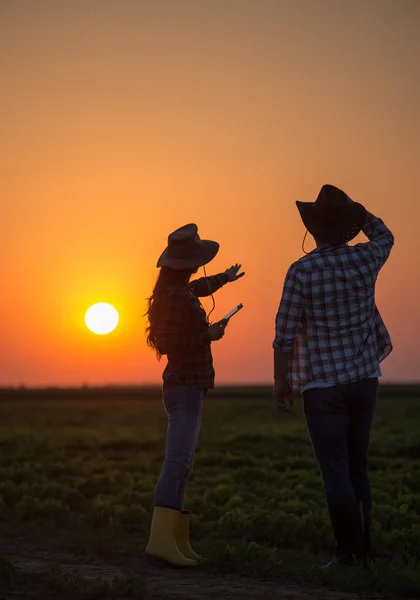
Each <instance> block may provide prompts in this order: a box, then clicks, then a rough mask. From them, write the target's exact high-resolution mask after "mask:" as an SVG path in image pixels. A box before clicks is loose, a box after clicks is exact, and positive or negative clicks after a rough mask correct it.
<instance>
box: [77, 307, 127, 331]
mask: <svg viewBox="0 0 420 600" xmlns="http://www.w3.org/2000/svg"><path fill="white" fill-rule="evenodd" d="M118 321H119V315H118V311H117V309H116V308H114V306H112V304H108V302H97V303H96V304H92V306H91V307H90V308H88V310H87V311H86V314H85V324H86V327H87V328H88V329H89V330H90V331H92V333H96V334H98V335H106V334H108V333H111V331H114V329H115V328H116V326H117V325H118Z"/></svg>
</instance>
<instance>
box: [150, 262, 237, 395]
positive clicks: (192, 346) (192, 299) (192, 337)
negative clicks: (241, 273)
mask: <svg viewBox="0 0 420 600" xmlns="http://www.w3.org/2000/svg"><path fill="white" fill-rule="evenodd" d="M227 281H228V276H227V275H226V273H220V274H219V275H213V276H211V277H207V278H206V277H202V278H200V279H196V280H195V281H191V282H190V283H189V284H187V285H184V286H172V287H171V288H170V289H168V291H167V292H166V293H165V296H164V297H163V298H162V307H163V308H162V316H161V319H160V324H159V327H158V331H157V345H158V348H159V351H160V353H161V354H166V355H167V357H168V364H167V366H166V368H165V370H164V372H163V385H164V387H166V386H170V385H188V386H191V387H196V388H198V389H202V390H206V389H211V388H213V386H214V368H213V358H212V354H211V348H210V345H211V340H210V334H209V332H208V327H209V325H208V322H207V317H206V313H205V310H204V309H203V307H202V305H201V303H200V301H199V299H198V298H199V297H202V296H210V294H213V293H214V292H215V291H216V290H218V289H219V288H220V287H222V285H225V283H227Z"/></svg>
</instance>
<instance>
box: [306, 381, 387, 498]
mask: <svg viewBox="0 0 420 600" xmlns="http://www.w3.org/2000/svg"><path fill="white" fill-rule="evenodd" d="M377 403H378V380H377V379H364V380H362V381H357V382H355V383H349V384H346V385H336V386H334V387H329V388H318V389H311V390H308V391H307V392H304V393H303V406H304V413H305V417H306V423H307V426H308V430H309V434H310V436H311V440H312V445H313V448H314V452H315V456H316V459H317V461H318V465H319V468H320V471H321V475H322V479H323V482H324V490H325V495H326V498H327V502H328V505H329V506H330V507H331V506H334V505H350V504H354V502H363V503H370V502H371V501H372V490H371V485H370V479H369V472H368V450H369V439H370V431H371V427H372V422H373V416H374V413H375V409H376V406H377Z"/></svg>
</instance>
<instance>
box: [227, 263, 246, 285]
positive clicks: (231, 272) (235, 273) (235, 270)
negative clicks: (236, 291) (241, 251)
mask: <svg viewBox="0 0 420 600" xmlns="http://www.w3.org/2000/svg"><path fill="white" fill-rule="evenodd" d="M240 268H241V265H238V263H236V265H233V266H232V267H229V269H226V271H225V273H226V275H227V276H228V281H236V280H237V279H240V278H241V277H243V276H244V275H245V273H244V272H243V271H242V273H239V271H240Z"/></svg>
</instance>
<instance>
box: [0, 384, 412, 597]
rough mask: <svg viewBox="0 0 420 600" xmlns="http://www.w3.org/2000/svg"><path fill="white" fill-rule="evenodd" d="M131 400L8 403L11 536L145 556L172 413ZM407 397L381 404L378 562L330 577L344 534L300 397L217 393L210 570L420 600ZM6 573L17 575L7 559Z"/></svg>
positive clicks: (3, 421) (207, 531) (196, 498)
mask: <svg viewBox="0 0 420 600" xmlns="http://www.w3.org/2000/svg"><path fill="white" fill-rule="evenodd" d="M75 394H76V393H75ZM132 394H133V396H132V397H130V395H129V394H125V396H124V398H123V399H121V400H118V399H112V398H109V397H104V399H103V400H102V401H101V398H100V397H97V398H95V399H94V400H89V398H83V399H82V400H80V399H79V400H78V399H77V394H76V395H75V396H74V397H73V398H72V399H67V400H59V401H58V400H54V397H53V395H50V396H49V398H48V399H45V400H42V398H38V399H37V400H36V401H30V400H22V399H21V400H19V402H13V401H12V400H4V401H2V402H0V523H1V525H0V526H1V527H2V528H3V529H4V530H5V531H6V532H7V531H8V530H9V531H10V530H12V529H13V530H14V531H23V530H25V531H29V532H35V531H37V532H38V533H37V534H36V535H38V536H39V531H40V529H39V527H40V526H41V528H42V532H44V534H45V535H47V534H48V532H53V533H54V536H55V537H56V538H57V539H58V541H59V544H60V545H61V546H62V547H64V548H66V549H68V550H71V551H72V552H74V553H75V554H79V555H80V554H82V555H84V554H93V555H99V556H105V557H107V558H112V557H115V556H118V557H119V558H121V557H124V556H127V557H129V556H133V555H138V554H141V553H142V550H143V548H144V546H145V543H146V538H147V534H148V527H149V522H150V514H151V510H152V504H153V489H154V486H155V483H156V480H157V477H158V474H159V470H160V467H161V463H162V457H163V453H164V436H165V429H166V421H165V414H164V412H163V409H162V406H161V403H160V401H159V400H158V399H153V400H139V401H136V397H135V392H133V393H132ZM395 394H396V395H395V396H390V397H388V396H387V397H385V398H383V399H382V400H381V401H380V404H379V408H378V412H377V416H376V420H375V424H374V430H373V434H372V444H371V476H372V482H373V487H374V500H375V507H374V523H373V532H374V558H375V567H374V570H373V571H372V572H371V573H365V572H363V571H362V570H360V569H359V568H357V567H355V568H354V569H353V570H351V571H349V572H347V573H334V574H332V575H328V577H327V576H325V575H322V574H320V573H319V572H318V571H317V570H316V569H313V568H312V567H313V565H315V564H319V562H320V561H322V560H323V559H327V558H328V556H329V552H330V549H331V547H332V534H331V530H330V525H329V521H328V516H327V511H326V508H325V502H324V497H323V491H322V487H321V481H320V477H319V474H318V472H317V470H316V466H315V463H314V459H313V454H312V448H311V445H310V442H309V438H308V434H307V431H306V427H305V423H304V420H303V417H302V414H301V407H300V403H299V402H297V406H296V408H295V412H294V414H293V415H288V414H285V413H279V412H277V411H276V410H275V408H274V407H273V405H272V403H271V401H270V399H269V398H267V397H266V396H264V395H260V394H259V393H258V392H255V394H254V395H249V394H248V395H247V396H245V395H244V396H241V395H238V396H235V395H231V397H229V398H226V399H223V398H217V397H216V396H215V397H213V398H212V396H211V395H208V396H207V398H206V402H205V411H204V420H203V426H202V432H201V437H200V442H199V448H198V451H197V455H196V460H195V472H194V475H193V476H192V478H191V480H190V483H189V488H188V498H187V500H188V507H189V508H190V509H191V510H192V511H193V513H194V516H193V524H192V533H193V536H194V537H195V538H196V544H195V545H196V547H197V550H198V551H199V552H201V553H204V554H205V555H207V556H208V557H209V561H208V564H207V566H206V568H207V569H211V570H215V569H217V570H218V571H223V572H230V573H240V574H246V575H248V576H252V577H255V578H261V577H276V578H279V579H282V580H284V581H294V582H299V583H303V584H305V583H308V584H312V583H316V584H327V585H332V586H334V587H336V588H338V589H342V590H351V591H359V592H365V593H380V594H384V595H386V596H389V597H401V598H403V597H406V598H409V597H419V596H420V569H419V566H420V564H419V563H420V404H419V402H418V400H419V398H418V396H417V397H416V396H407V397H403V396H401V397H399V396H398V395H397V392H395ZM1 572H2V581H3V583H4V581H7V577H6V575H4V573H5V572H7V568H5V566H4V564H3V567H2V571H1ZM49 577H50V578H51V573H50V575H49ZM56 580H57V581H61V582H65V577H64V575H63V574H62V573H59V576H57V577H56ZM74 581H76V582H78V583H77V585H79V587H80V586H81V587H80V590H81V591H80V593H79V592H78V593H79V596H77V597H80V598H82V597H84V596H83V594H84V593H86V597H87V594H89V593H91V590H87V591H86V592H85V591H83V589H82V588H83V586H82V584H81V582H80V581H79V580H77V578H76V580H71V581H70V583H69V581H67V583H66V585H67V584H68V585H70V584H71V585H73V583H74ZM72 582H73V583H72ZM44 583H45V581H44ZM117 584H118V585H122V583H121V582H119V583H118V582H117V583H116V584H115V585H117ZM63 585H64V583H63ZM96 585H99V583H98V582H97V584H96ZM104 585H105V584H104ZM106 585H108V586H109V585H110V584H106ZM127 585H128V584H127ZM132 585H140V584H139V582H134V583H133V584H132ZM104 589H105V588H104ZM106 593H108V592H106V590H105V591H103V593H102V597H103V598H106V597H107V596H106V595H104V594H106ZM110 593H111V592H110ZM112 593H114V592H112ZM130 593H132V592H131V591H130V590H128V591H127V593H126V596H128V595H129V594H130ZM91 595H92V594H91ZM63 597H64V595H63ZM137 597H141V595H140V591H139V590H138V594H137Z"/></svg>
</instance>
